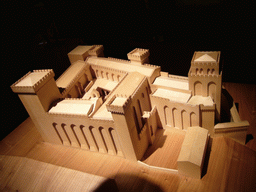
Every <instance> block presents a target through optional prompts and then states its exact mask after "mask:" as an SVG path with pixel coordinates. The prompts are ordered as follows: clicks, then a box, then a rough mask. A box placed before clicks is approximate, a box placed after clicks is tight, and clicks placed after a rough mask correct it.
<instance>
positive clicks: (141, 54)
mask: <svg viewBox="0 0 256 192" xmlns="http://www.w3.org/2000/svg"><path fill="white" fill-rule="evenodd" d="M127 57H128V59H129V60H130V61H131V62H132V63H135V64H139V65H142V64H144V63H148V62H149V59H148V57H149V50H148V49H140V48H136V49H134V50H132V51H131V52H130V53H128V54H127Z"/></svg>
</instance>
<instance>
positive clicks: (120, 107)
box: [106, 94, 132, 114]
mask: <svg viewBox="0 0 256 192" xmlns="http://www.w3.org/2000/svg"><path fill="white" fill-rule="evenodd" d="M131 102H132V98H131V96H129V97H128V96H127V95H122V94H120V95H119V94H116V95H114V96H113V97H112V98H111V99H110V100H109V102H108V103H107V104H106V107H107V109H108V111H109V112H111V113H119V114H124V113H125V111H126V109H127V107H128V106H129V105H130V104H131Z"/></svg>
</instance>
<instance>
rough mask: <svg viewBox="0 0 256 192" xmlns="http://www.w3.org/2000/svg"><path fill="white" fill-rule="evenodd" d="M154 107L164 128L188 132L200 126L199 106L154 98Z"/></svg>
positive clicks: (152, 97)
mask: <svg viewBox="0 0 256 192" xmlns="http://www.w3.org/2000/svg"><path fill="white" fill-rule="evenodd" d="M150 97H151V102H152V107H154V106H156V108H157V111H158V114H159V117H160V121H161V122H162V125H163V128H165V129H166V128H179V129H181V130H186V129H187V127H191V126H199V125H200V111H199V105H189V104H187V103H178V102H173V101H170V100H169V99H165V98H161V97H156V96H152V95H150Z"/></svg>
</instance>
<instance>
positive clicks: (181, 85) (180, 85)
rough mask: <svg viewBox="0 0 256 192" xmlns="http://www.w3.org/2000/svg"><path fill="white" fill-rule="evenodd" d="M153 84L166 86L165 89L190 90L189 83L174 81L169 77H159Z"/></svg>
mask: <svg viewBox="0 0 256 192" xmlns="http://www.w3.org/2000/svg"><path fill="white" fill-rule="evenodd" d="M153 84H154V85H161V86H165V87H172V88H176V89H184V90H189V85H188V81H185V80H178V79H172V78H169V77H163V76H160V77H157V78H156V79H155V81H154V83H153Z"/></svg>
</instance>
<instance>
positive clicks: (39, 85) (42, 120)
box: [11, 70, 61, 144]
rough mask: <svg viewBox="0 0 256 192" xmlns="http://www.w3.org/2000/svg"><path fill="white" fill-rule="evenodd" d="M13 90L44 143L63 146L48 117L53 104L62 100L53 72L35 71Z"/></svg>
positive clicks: (21, 80) (15, 84)
mask: <svg viewBox="0 0 256 192" xmlns="http://www.w3.org/2000/svg"><path fill="white" fill-rule="evenodd" d="M11 89H12V91H13V92H14V93H17V94H18V96H19V98H20V100H21V101H22V103H23V105H24V107H25V108H26V110H27V112H28V114H29V116H30V117H31V119H32V121H33V122H34V124H35V126H36V128H37V129H38V131H39V133H40V134H41V136H42V138H43V140H44V141H47V142H50V143H56V144H61V141H60V139H59V137H58V135H57V133H56V132H55V131H54V130H53V129H52V125H51V123H50V120H49V117H48V110H49V109H50V107H51V104H52V103H53V102H54V101H55V100H57V99H59V98H61V94H60V92H59V89H58V87H57V85H56V82H55V80H54V72H53V70H34V71H33V72H29V73H27V74H26V75H25V76H23V77H22V78H21V79H20V80H18V81H17V82H15V83H14V84H13V85H12V86H11Z"/></svg>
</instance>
